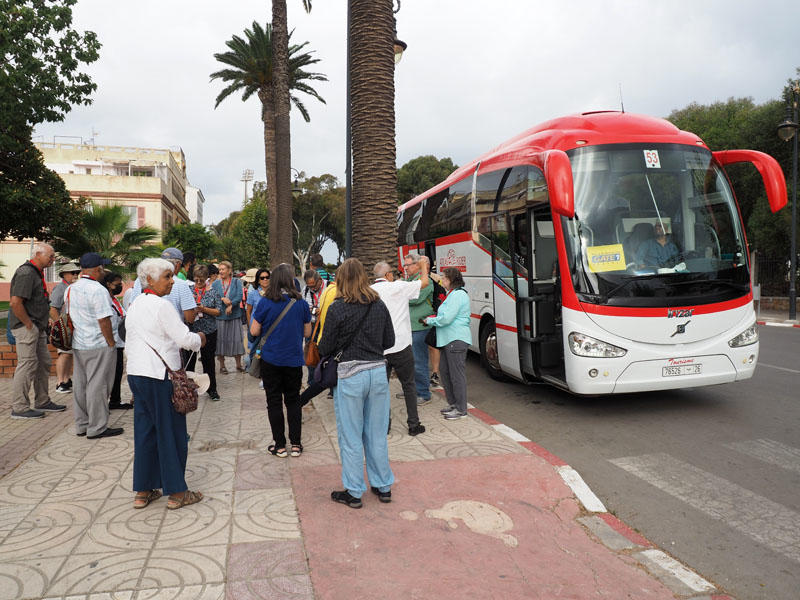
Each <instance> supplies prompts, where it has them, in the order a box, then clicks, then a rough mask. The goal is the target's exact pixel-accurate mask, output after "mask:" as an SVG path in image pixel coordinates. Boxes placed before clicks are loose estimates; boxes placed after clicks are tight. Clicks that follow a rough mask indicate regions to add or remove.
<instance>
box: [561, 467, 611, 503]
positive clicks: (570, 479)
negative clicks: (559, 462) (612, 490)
mask: <svg viewBox="0 0 800 600" xmlns="http://www.w3.org/2000/svg"><path fill="white" fill-rule="evenodd" d="M558 474H559V475H561V478H562V479H563V480H564V482H565V483H566V484H567V485H568V486H569V487H570V489H571V490H572V493H573V494H575V495H576V496H577V497H578V500H580V501H581V504H583V506H584V507H585V508H586V510H588V511H590V512H606V507H605V505H604V504H603V503H602V502H601V501H600V498H598V497H597V496H595V495H594V492H593V491H592V490H591V489H590V488H589V486H588V485H586V482H585V481H584V480H583V478H582V477H581V476H580V475H578V472H577V471H576V470H575V469H573V468H572V467H570V466H569V465H566V466H564V467H559V468H558Z"/></svg>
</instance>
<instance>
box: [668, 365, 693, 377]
mask: <svg viewBox="0 0 800 600" xmlns="http://www.w3.org/2000/svg"><path fill="white" fill-rule="evenodd" d="M702 366H703V365H679V366H677V367H661V376H662V377H675V376H676V375H699V374H700V367H702Z"/></svg>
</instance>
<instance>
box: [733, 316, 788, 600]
mask: <svg viewBox="0 0 800 600" xmlns="http://www.w3.org/2000/svg"><path fill="white" fill-rule="evenodd" d="M779 322H780V321H756V325H767V324H769V323H779ZM792 327H795V328H800V324H797V323H792ZM720 598H722V596H720Z"/></svg>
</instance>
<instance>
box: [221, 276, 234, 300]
mask: <svg viewBox="0 0 800 600" xmlns="http://www.w3.org/2000/svg"><path fill="white" fill-rule="evenodd" d="M232 283H233V278H231V279H229V280H228V285H227V286H226V285H225V282H224V281H223V282H222V295H223V296H225V297H226V298H227V297H228V292H229V291H230V289H231V284H232Z"/></svg>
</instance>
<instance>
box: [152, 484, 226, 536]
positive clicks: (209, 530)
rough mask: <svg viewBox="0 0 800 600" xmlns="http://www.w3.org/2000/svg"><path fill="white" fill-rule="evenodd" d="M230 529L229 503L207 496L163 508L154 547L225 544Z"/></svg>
mask: <svg viewBox="0 0 800 600" xmlns="http://www.w3.org/2000/svg"><path fill="white" fill-rule="evenodd" d="M230 533H231V505H230V503H227V502H224V501H221V500H217V499H216V498H209V497H208V496H206V497H204V498H203V500H202V501H201V502H198V503H197V504H190V505H189V506H184V507H183V508H180V509H178V510H167V511H165V515H164V521H163V523H162V524H161V529H160V531H159V532H158V537H157V539H156V542H155V547H156V548H184V549H185V548H187V547H193V546H219V545H223V546H224V545H226V544H227V543H228V541H229V540H230ZM151 543H152V540H151Z"/></svg>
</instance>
